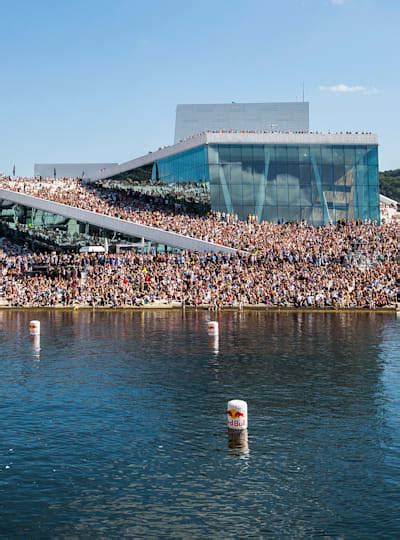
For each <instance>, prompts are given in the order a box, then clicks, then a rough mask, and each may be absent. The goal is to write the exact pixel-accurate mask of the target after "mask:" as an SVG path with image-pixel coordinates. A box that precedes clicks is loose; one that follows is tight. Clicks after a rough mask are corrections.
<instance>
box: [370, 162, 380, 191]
mask: <svg viewBox="0 0 400 540" xmlns="http://www.w3.org/2000/svg"><path fill="white" fill-rule="evenodd" d="M368 183H369V185H372V186H376V185H378V184H379V173H378V167H376V166H375V165H372V166H370V167H368Z"/></svg>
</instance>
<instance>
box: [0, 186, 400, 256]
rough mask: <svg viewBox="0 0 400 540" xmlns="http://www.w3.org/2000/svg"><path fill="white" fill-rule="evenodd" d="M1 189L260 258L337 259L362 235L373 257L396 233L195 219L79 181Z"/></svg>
mask: <svg viewBox="0 0 400 540" xmlns="http://www.w3.org/2000/svg"><path fill="white" fill-rule="evenodd" d="M0 187H3V188H5V189H11V190H14V191H19V192H22V193H27V194H29V195H34V196H36V197H41V198H45V199H49V200H52V201H55V202H59V203H64V204H67V205H71V206H75V207H78V208H82V209H85V210H91V211H93V212H97V213H102V214H106V215H110V216H113V217H117V218H121V219H125V220H129V221H134V222H136V223H140V224H143V225H149V226H152V227H157V228H160V229H165V230H168V231H172V232H177V233H180V234H183V235H187V236H191V237H194V238H199V239H202V240H207V241H212V242H215V243H217V244H220V245H224V246H228V247H232V248H236V249H239V250H243V251H246V252H250V253H256V254H264V255H267V254H270V253H271V252H277V251H278V252H279V251H281V250H289V251H291V252H292V253H294V254H296V256H298V257H300V259H305V258H306V257H308V256H309V255H310V251H311V253H312V254H313V255H315V256H316V257H324V258H326V257H328V258H329V259H330V258H332V257H333V258H335V257H338V256H339V255H340V254H341V252H342V251H343V252H346V249H347V248H348V246H349V244H350V243H351V242H352V241H353V240H354V239H356V238H357V236H360V235H361V237H362V238H363V239H366V242H365V243H364V248H361V249H362V250H363V251H364V252H365V253H364V255H365V256H366V257H367V258H369V259H370V258H373V257H374V254H375V246H376V244H378V245H380V246H381V248H380V249H383V246H382V244H381V242H380V236H381V235H382V234H386V233H385V231H387V230H389V231H391V232H389V233H388V236H389V237H390V238H391V237H393V236H394V237H396V236H397V235H396V232H398V230H397V229H396V228H395V230H393V229H391V228H389V229H385V228H380V227H378V226H376V225H374V224H373V223H362V224H359V225H355V224H352V223H348V224H343V225H342V226H339V227H337V226H333V225H329V226H325V227H318V228H315V227H314V228H310V227H308V226H307V225H306V224H305V223H301V224H293V225H290V224H287V225H286V226H283V227H279V226H277V225H276V224H274V223H270V222H267V221H263V222H262V223H257V220H256V219H254V218H250V219H248V220H247V221H240V220H237V219H235V218H234V216H229V215H228V216H227V215H224V214H222V215H221V214H216V213H209V214H207V215H202V216H199V215H196V214H193V213H188V211H187V208H185V206H184V205H182V206H181V207H177V206H173V207H172V206H171V205H170V203H169V199H168V198H167V199H165V200H164V199H163V198H162V197H161V196H156V197H152V196H151V195H150V194H147V195H146V196H145V199H143V195H142V194H140V193H139V194H138V193H137V192H136V191H132V190H128V191H126V190H121V189H107V188H104V187H96V186H93V185H90V184H89V185H85V183H83V182H82V181H81V180H78V179H63V180H52V179H41V180H38V179H32V178H19V179H15V180H11V179H7V178H5V179H2V180H0ZM339 229H340V233H339V232H338V230H339ZM396 240H397V238H395V239H392V241H391V245H390V246H387V247H388V248H389V247H390V249H391V250H393V249H394V247H393V244H397V242H396ZM371 243H372V244H371ZM371 245H372V246H373V249H372V252H370V248H371ZM396 248H397V245H396Z"/></svg>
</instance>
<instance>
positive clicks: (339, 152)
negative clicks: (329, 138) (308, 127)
mask: <svg viewBox="0 0 400 540" xmlns="http://www.w3.org/2000/svg"><path fill="white" fill-rule="evenodd" d="M333 164H334V165H335V166H343V165H344V150H343V146H333Z"/></svg>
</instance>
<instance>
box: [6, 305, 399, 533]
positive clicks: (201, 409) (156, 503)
mask: <svg viewBox="0 0 400 540" xmlns="http://www.w3.org/2000/svg"><path fill="white" fill-rule="evenodd" d="M31 319H39V320H40V321H41V325H42V331H43V335H42V347H41V345H40V341H39V343H37V342H36V343H35V342H34V341H32V343H28V345H27V336H26V328H27V324H28V322H29V320H31ZM207 320H209V313H207V312H202V311H198V312H196V311H186V312H182V311H176V312H175V311H168V312H167V311H151V310H149V311H146V310H143V311H140V312H129V311H127V312H123V311H121V312H119V311H115V312H92V311H87V312H76V311H75V312H73V311H65V312H63V311H48V312H46V311H37V312H35V311H32V312H28V311H20V312H11V311H10V312H8V311H7V312H0V322H1V323H2V324H0V343H1V352H2V355H1V362H0V403H1V406H2V414H1V415H0V430H1V433H2V437H1V439H0V475H1V482H0V497H1V500H2V501H3V504H2V507H1V512H2V519H1V523H0V536H4V537H20V538H22V537H24V538H29V537H35V536H37V534H38V531H39V530H40V536H41V537H44V538H46V537H73V536H75V537H106V538H107V537H114V536H115V537H129V536H130V537H145V536H154V537H171V536H173V537H199V538H202V537H207V536H212V537H216V536H217V537H218V536H220V537H222V536H224V537H233V538H236V537H249V536H254V537H268V536H280V537H282V536H285V537H299V536H300V537H301V536H303V537H313V536H331V537H340V536H342V537H343V536H351V537H360V538H361V537H374V536H376V537H384V536H386V537H391V538H395V537H399V535H400V526H399V522H398V502H399V501H398V493H399V491H400V483H399V480H398V478H399V472H400V430H399V421H398V419H399V415H400V411H399V405H398V388H399V383H400V371H399V362H398V350H399V346H400V343H399V340H400V337H399V334H400V333H399V332H398V329H399V321H398V319H396V317H395V316H391V315H379V314H373V313H369V314H364V313H362V314H349V313H342V314H339V313H333V314H332V313H297V312H296V313H288V312H281V313H265V312H256V311H254V312H241V313H239V312H233V311H232V312H226V313H222V314H221V315H220V316H219V323H220V332H221V339H220V340H219V341H218V342H217V343H216V342H215V341H210V339H209V338H208V336H207V334H206V332H207V330H206V328H207V326H206V322H207ZM43 344H45V345H44V346H43ZM32 354H33V355H40V364H36V368H37V367H38V366H40V369H35V366H34V365H33V363H32V362H29V361H28V360H31V359H32ZM232 396H235V397H238V398H240V399H244V400H246V401H247V402H248V404H249V408H250V410H251V424H250V433H249V434H247V432H246V433H242V434H240V435H239V439H238V440H232V439H231V438H230V435H229V434H228V441H227V434H226V432H225V429H224V427H223V426H225V415H224V412H225V405H226V403H227V401H228V400H229V399H230V398H232ZM221 427H222V429H221ZM249 436H250V446H251V453H250V454H249ZM10 449H12V451H11V450H10ZM240 458H243V459H240ZM249 464H251V466H248V465H249ZM5 466H8V467H9V468H8V469H5ZM232 494H234V496H232ZM4 501H7V504H5V503H4ZM0 504H1V503H0Z"/></svg>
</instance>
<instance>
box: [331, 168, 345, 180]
mask: <svg viewBox="0 0 400 540" xmlns="http://www.w3.org/2000/svg"><path fill="white" fill-rule="evenodd" d="M332 172H333V181H334V183H335V184H345V183H346V170H345V168H344V165H343V164H341V165H335V166H334V167H333V171H332Z"/></svg>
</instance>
